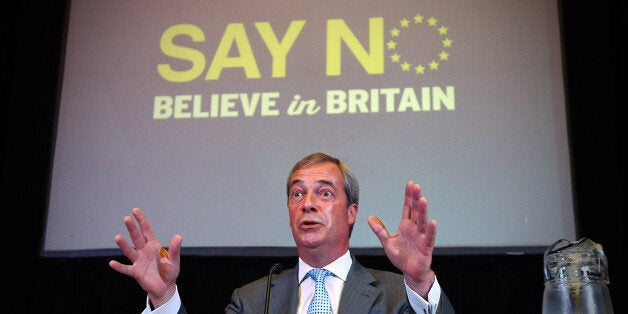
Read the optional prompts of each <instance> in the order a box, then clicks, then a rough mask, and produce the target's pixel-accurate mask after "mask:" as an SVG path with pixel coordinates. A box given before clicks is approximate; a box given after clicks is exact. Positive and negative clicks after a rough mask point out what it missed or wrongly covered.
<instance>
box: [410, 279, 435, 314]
mask: <svg viewBox="0 0 628 314" xmlns="http://www.w3.org/2000/svg"><path fill="white" fill-rule="evenodd" d="M403 283H404V284H405V285H406V294H407V295H408V301H410V306H411V307H412V309H413V310H414V311H415V312H416V313H429V314H434V313H436V309H437V308H438V302H439V301H440V293H441V289H440V284H439V283H438V278H436V277H434V284H433V285H432V287H431V288H430V291H429V292H428V293H427V300H425V299H423V297H421V296H420V295H419V294H418V293H416V292H414V290H412V289H410V286H408V284H407V283H406V281H405V280H404V281H403Z"/></svg>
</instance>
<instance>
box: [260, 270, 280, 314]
mask: <svg viewBox="0 0 628 314" xmlns="http://www.w3.org/2000/svg"><path fill="white" fill-rule="evenodd" d="M282 270H283V266H282V265H281V264H279V263H275V264H273V266H272V267H270V271H269V272H268V279H267V280H266V302H265V303H264V313H265V314H268V304H269V303H270V282H271V280H272V277H273V274H280V273H281V271H282Z"/></svg>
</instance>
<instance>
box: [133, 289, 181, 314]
mask: <svg viewBox="0 0 628 314" xmlns="http://www.w3.org/2000/svg"><path fill="white" fill-rule="evenodd" d="M179 308H181V297H180V296H179V287H177V286H175V290H174V295H173V296H172V298H170V299H169V300H168V301H167V302H166V303H164V304H162V305H161V306H160V307H158V308H156V309H154V310H152V311H151V309H150V300H149V299H148V297H146V308H144V311H142V314H172V313H177V312H179Z"/></svg>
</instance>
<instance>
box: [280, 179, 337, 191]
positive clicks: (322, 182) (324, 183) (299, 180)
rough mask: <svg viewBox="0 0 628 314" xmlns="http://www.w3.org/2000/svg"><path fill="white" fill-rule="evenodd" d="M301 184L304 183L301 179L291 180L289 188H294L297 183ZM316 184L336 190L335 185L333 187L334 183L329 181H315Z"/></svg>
mask: <svg viewBox="0 0 628 314" xmlns="http://www.w3.org/2000/svg"><path fill="white" fill-rule="evenodd" d="M301 182H305V181H303V180H301V179H294V180H292V181H291V182H290V187H292V186H294V185H295V184H297V183H301ZM316 183H319V184H320V185H329V186H331V187H332V188H334V189H335V188H336V185H334V183H333V182H331V181H329V180H318V181H316Z"/></svg>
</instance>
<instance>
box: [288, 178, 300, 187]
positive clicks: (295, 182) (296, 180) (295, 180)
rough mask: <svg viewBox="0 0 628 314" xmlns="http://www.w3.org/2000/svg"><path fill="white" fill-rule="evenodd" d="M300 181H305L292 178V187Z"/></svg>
mask: <svg viewBox="0 0 628 314" xmlns="http://www.w3.org/2000/svg"><path fill="white" fill-rule="evenodd" d="M300 182H303V180H299V179H294V180H292V181H291V182H290V187H292V186H293V185H295V184H297V183H300Z"/></svg>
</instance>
